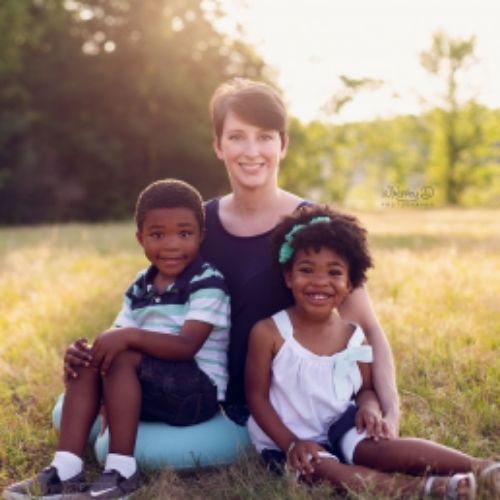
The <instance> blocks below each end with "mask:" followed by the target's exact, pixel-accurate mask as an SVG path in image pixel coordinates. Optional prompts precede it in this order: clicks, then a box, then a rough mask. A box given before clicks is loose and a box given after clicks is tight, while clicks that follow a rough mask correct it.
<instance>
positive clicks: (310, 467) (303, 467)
mask: <svg viewBox="0 0 500 500" xmlns="http://www.w3.org/2000/svg"><path fill="white" fill-rule="evenodd" d="M320 451H324V450H323V448H322V447H321V446H320V445H319V444H317V443H315V442H314V441H301V440H297V441H292V443H291V444H290V446H289V447H288V451H287V454H286V463H287V467H288V468H289V469H290V470H292V471H296V472H298V473H299V474H300V475H306V476H307V475H311V474H314V464H315V463H319V462H320V461H321V458H320V457H319V455H318V452H320Z"/></svg>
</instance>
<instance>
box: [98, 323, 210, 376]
mask: <svg viewBox="0 0 500 500" xmlns="http://www.w3.org/2000/svg"><path fill="white" fill-rule="evenodd" d="M212 329H213V325H211V324H208V323H203V322H201V321H186V322H185V323H184V325H183V327H182V330H181V332H180V334H179V335H171V334H168V333H163V332H152V331H150V330H142V329H141V328H135V327H125V328H112V329H111V330H107V331H105V332H103V333H101V335H99V337H98V338H97V339H96V340H95V341H94V344H93V345H92V351H91V352H92V359H93V362H94V363H95V364H96V365H97V366H99V367H100V371H101V372H102V373H103V374H105V373H106V372H107V371H108V369H109V367H110V366H111V363H112V362H113V359H114V358H115V356H116V355H117V354H119V353H120V352H122V351H125V350H128V349H132V350H135V351H139V352H142V353H143V354H149V355H150V356H154V357H155V358H160V359H172V360H188V359H193V357H194V355H195V354H196V353H197V352H198V351H199V350H200V348H201V346H202V345H203V343H204V342H205V340H206V339H207V337H208V336H209V335H210V332H211V331H212Z"/></svg>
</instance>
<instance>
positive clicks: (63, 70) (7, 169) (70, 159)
mask: <svg viewBox="0 0 500 500" xmlns="http://www.w3.org/2000/svg"><path fill="white" fill-rule="evenodd" d="M207 6H209V7H210V6H211V7H212V10H211V11H210V12H207V10H206V9H207ZM217 15H218V14H217V1H216V0H214V1H212V2H209V1H207V0H204V1H201V0H120V1H109V0H81V1H77V0H6V3H3V4H2V6H1V7H0V28H4V29H5V30H4V31H2V30H1V29H0V42H4V43H0V56H3V55H6V57H5V58H2V57H0V61H2V62H1V63H0V89H2V90H1V91H0V101H1V104H6V106H2V107H0V110H1V111H0V145H1V146H2V147H1V148H0V222H4V223H19V222H40V221H51V220H74V219H87V220H88V219H91V220H98V219H103V218H116V217H125V216H130V214H131V212H132V208H133V204H134V201H135V198H136V197H137V194H138V192H139V191H140V190H141V189H142V188H143V187H144V186H145V185H146V184H147V183H149V182H150V181H152V180H154V179H158V178H161V177H169V176H170V177H179V178H182V179H184V180H186V181H188V182H192V183H194V184H195V185H196V186H197V187H198V188H199V189H200V191H201V192H202V194H204V195H205V196H213V195H215V194H217V193H219V192H220V191H221V190H223V189H224V188H225V187H226V182H227V181H226V177H225V173H224V170H223V168H221V166H220V165H219V162H218V161H217V160H216V159H215V156H214V155H213V153H212V150H211V131H210V123H209V116H208V100H209V97H210V95H211V93H212V92H213V90H214V88H215V87H216V86H217V85H218V84H219V83H220V82H221V81H223V80H225V79H227V78H229V77H231V76H235V75H238V76H247V75H248V76H252V77H255V78H261V77H262V73H263V68H264V64H263V62H262V60H261V59H260V58H259V57H258V56H257V55H256V54H255V53H254V52H253V51H252V49H251V48H249V47H247V46H245V45H243V44H241V43H238V42H235V41H233V40H231V39H229V38H228V37H226V36H224V35H222V34H221V33H219V32H217V31H216V29H215V28H214V26H213V24H212V21H211V19H213V16H217ZM16 41H17V42H16ZM13 42H15V43H13ZM7 47H8V48H7ZM2 63H3V66H2ZM5 89H8V92H7V91H6V90H5Z"/></svg>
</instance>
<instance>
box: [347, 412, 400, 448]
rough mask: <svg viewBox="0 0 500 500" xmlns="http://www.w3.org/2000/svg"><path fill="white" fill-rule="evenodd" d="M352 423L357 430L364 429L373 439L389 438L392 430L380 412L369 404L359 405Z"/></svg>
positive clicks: (361, 430)
mask: <svg viewBox="0 0 500 500" xmlns="http://www.w3.org/2000/svg"><path fill="white" fill-rule="evenodd" d="M354 423H355V425H356V429H357V431H358V432H363V431H366V433H367V434H368V436H369V437H371V438H372V439H373V440H374V441H378V440H379V439H390V438H391V437H392V432H391V429H390V427H389V424H388V423H387V422H386V421H385V419H383V418H382V415H381V414H380V412H378V411H375V410H374V409H373V408H370V407H369V406H366V407H361V408H360V409H359V410H358V412H357V413H356V417H355V418H354Z"/></svg>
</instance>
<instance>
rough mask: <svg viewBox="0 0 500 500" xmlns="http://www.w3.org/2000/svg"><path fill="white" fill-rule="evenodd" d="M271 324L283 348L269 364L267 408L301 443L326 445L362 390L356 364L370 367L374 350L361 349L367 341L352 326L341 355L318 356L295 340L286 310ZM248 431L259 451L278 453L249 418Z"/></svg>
mask: <svg viewBox="0 0 500 500" xmlns="http://www.w3.org/2000/svg"><path fill="white" fill-rule="evenodd" d="M272 319H273V320H274V322H275V324H276V327H277V328H278V331H279V332H280V334H281V336H282V337H283V338H284V340H285V342H284V343H283V345H282V346H281V348H280V350H279V351H278V353H277V355H276V356H275V358H274V359H273V362H272V379H271V387H270V390H269V399H270V402H271V405H272V406H273V407H274V409H275V410H276V412H277V413H278V415H279V416H280V418H281V420H282V421H283V423H284V424H285V425H286V426H287V427H288V428H289V429H290V430H291V431H292V432H293V433H294V434H295V435H296V436H297V437H298V438H299V439H306V440H311V441H315V442H317V443H326V442H328V438H327V432H328V429H329V428H330V426H331V425H332V424H333V423H334V422H335V421H336V420H337V419H338V418H339V417H340V416H341V415H342V414H343V413H344V411H345V410H346V409H347V407H348V406H349V404H350V402H351V400H352V398H353V396H354V395H355V394H356V393H357V392H358V391H359V389H360V387H361V383H362V380H361V373H360V371H359V367H358V361H361V362H366V363H368V362H371V361H372V360H373V354H372V348H371V347H370V346H368V345H362V343H363V341H364V339H365V335H364V333H363V330H362V329H361V327H360V326H359V325H355V324H354V325H353V326H354V327H355V330H354V333H353V334H352V336H351V338H350V339H349V342H348V344H347V347H346V348H345V349H344V350H343V351H340V352H338V353H335V354H333V355H331V356H319V355H317V354H314V353H313V352H311V351H309V350H308V349H306V348H305V347H303V346H302V345H301V344H300V343H299V342H298V341H297V340H295V338H294V336H293V326H292V322H291V321H290V317H289V316H288V313H287V312H286V311H285V310H283V311H280V312H278V313H276V314H275V315H274V316H273V317H272ZM248 431H249V433H250V438H251V440H252V443H253V444H254V446H255V447H256V448H257V451H259V452H260V451H262V450H263V449H279V448H278V446H277V445H276V444H275V443H274V442H273V441H272V440H271V438H270V437H269V436H267V434H266V433H265V432H264V431H263V430H262V429H261V428H260V427H259V426H258V425H257V423H256V422H255V420H254V419H253V417H250V419H249V421H248Z"/></svg>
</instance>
